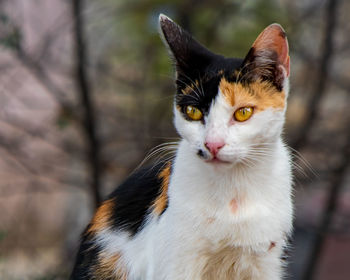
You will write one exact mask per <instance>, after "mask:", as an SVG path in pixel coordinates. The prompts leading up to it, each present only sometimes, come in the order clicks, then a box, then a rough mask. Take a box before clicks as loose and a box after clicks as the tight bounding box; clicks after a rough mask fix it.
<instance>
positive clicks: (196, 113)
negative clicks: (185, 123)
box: [185, 105, 203, 121]
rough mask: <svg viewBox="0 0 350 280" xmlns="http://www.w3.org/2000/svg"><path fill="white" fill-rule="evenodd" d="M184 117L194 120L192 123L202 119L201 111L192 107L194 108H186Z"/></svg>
mask: <svg viewBox="0 0 350 280" xmlns="http://www.w3.org/2000/svg"><path fill="white" fill-rule="evenodd" d="M185 112H186V115H187V116H188V117H189V118H190V119H192V120H194V121H199V120H201V119H202V118H203V113H202V112H201V110H199V109H198V108H196V107H194V106H191V105H189V106H186V110H185Z"/></svg>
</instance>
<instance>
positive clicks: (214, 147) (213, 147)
mask: <svg viewBox="0 0 350 280" xmlns="http://www.w3.org/2000/svg"><path fill="white" fill-rule="evenodd" d="M204 146H205V147H206V148H207V149H208V150H209V151H210V152H211V154H212V155H213V156H214V157H215V156H216V154H217V153H218V152H219V150H220V149H221V148H222V147H223V146H225V142H224V141H217V142H205V143H204Z"/></svg>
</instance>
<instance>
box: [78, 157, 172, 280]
mask: <svg viewBox="0 0 350 280" xmlns="http://www.w3.org/2000/svg"><path fill="white" fill-rule="evenodd" d="M170 172H171V162H160V163H158V164H156V165H154V166H150V167H146V168H142V169H139V170H137V171H136V172H134V173H132V174H131V175H130V176H129V177H128V178H127V179H126V180H125V181H124V182H123V183H122V184H121V185H119V186H118V187H117V188H116V189H115V191H114V192H112V193H111V194H110V195H109V196H108V198H107V199H106V200H105V201H104V202H103V203H102V204H101V205H100V206H99V208H98V209H97V211H96V213H95V215H94V217H93V218H92V220H91V222H90V223H89V225H88V226H87V228H86V230H85V231H84V233H83V234H82V241H81V245H80V248H79V252H78V255H77V260H76V263H75V266H74V269H73V273H72V275H71V279H125V277H126V271H124V269H123V267H124V265H120V266H119V270H120V271H116V267H117V268H118V265H116V264H117V263H118V261H119V259H120V257H121V256H120V254H116V253H115V252H117V251H118V249H117V248H115V246H118V243H119V242H116V240H117V239H118V237H119V236H120V240H124V241H125V242H127V241H128V240H129V239H132V238H133V237H134V236H135V235H136V234H137V233H138V232H140V231H142V229H143V226H144V224H145V222H146V221H147V217H148V216H149V215H152V214H153V213H154V214H156V215H161V214H162V213H163V212H164V211H165V210H166V208H167V204H168V201H167V196H166V195H165V194H166V191H167V187H168V186H167V185H168V183H169V177H170ZM109 238H110V240H108V239H109ZM126 239H128V240H126ZM121 243H123V242H122V241H121ZM112 247H114V248H112ZM117 270H118V269H117ZM116 274H119V275H120V278H115V277H116V276H115V275H116ZM123 277H124V278H123Z"/></svg>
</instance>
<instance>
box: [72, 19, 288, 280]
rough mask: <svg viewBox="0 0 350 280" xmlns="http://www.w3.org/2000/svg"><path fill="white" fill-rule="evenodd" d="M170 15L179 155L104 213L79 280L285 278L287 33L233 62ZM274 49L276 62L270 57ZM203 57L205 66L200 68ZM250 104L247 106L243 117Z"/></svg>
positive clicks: (91, 234) (92, 231) (126, 187)
mask: <svg viewBox="0 0 350 280" xmlns="http://www.w3.org/2000/svg"><path fill="white" fill-rule="evenodd" d="M160 20H161V27H162V31H163V34H164V37H165V40H166V42H167V43H168V44H169V48H170V50H171V51H172V53H173V55H174V57H175V59H176V63H177V85H178V93H177V96H176V103H175V107H174V113H175V126H176V128H177V130H178V131H179V133H180V135H181V136H182V137H183V140H182V141H181V142H180V143H179V146H178V149H177V152H176V157H175V159H174V161H173V162H163V163H160V164H158V165H157V166H154V167H153V168H150V169H143V170H139V171H138V172H136V173H135V174H133V175H132V176H131V177H130V178H129V179H127V181H126V182H125V183H124V184H123V185H121V186H120V187H118V188H117V190H116V191H115V192H114V193H113V194H112V195H111V196H110V198H109V199H108V200H106V201H105V202H104V203H103V205H102V206H101V207H100V208H99V209H98V211H97V213H96V214H95V217H94V218H93V220H92V222H91V223H90V225H89V226H88V228H87V230H86V231H85V233H84V235H83V241H82V245H81V249H80V252H79V255H78V259H77V263H76V266H75V269H74V271H73V274H72V279H128V280H143V279H145V280H152V279H154V280H158V279H159V280H163V279H164V280H165V279H169V280H174V279H188V280H197V279H198V280H199V279H223V280H225V279H235V280H248V279H259V280H265V279H266V280H267V279H268V280H278V279H281V278H282V274H283V273H282V261H281V259H280V258H281V254H282V251H283V248H284V246H285V243H286V238H287V237H288V235H289V234H290V232H291V228H292V202H291V191H292V190H291V181H292V179H291V166H290V158H289V153H288V150H287V148H286V147H285V145H284V144H283V142H282V140H281V137H280V135H281V131H282V127H283V123H284V113H285V108H286V106H285V103H286V97H287V94H288V89H287V83H288V81H287V77H288V75H289V57H287V56H288V45H286V44H287V43H286V39H285V36H284V33H283V34H282V33H281V32H282V29H280V27H279V26H277V25H272V26H270V27H269V28H270V30H268V29H266V30H268V32H266V30H265V31H264V33H265V35H264V34H263V36H262V35H260V36H259V38H260V37H262V39H261V38H260V40H259V38H258V39H257V41H256V42H255V43H254V45H253V48H252V49H253V57H252V56H251V55H252V54H248V56H247V57H246V59H245V60H238V59H224V58H223V57H221V56H216V55H213V54H212V53H206V50H205V49H201V48H202V47H201V46H200V45H199V44H198V43H197V42H196V41H191V40H193V39H192V38H191V37H189V35H188V34H187V33H185V32H184V31H182V30H181V29H180V28H179V27H178V26H177V25H175V24H174V23H173V22H172V21H170V20H169V19H168V18H166V17H164V16H161V18H160ZM269 32H270V33H269ZM276 32H277V33H276ZM266 33H268V34H266ZM264 36H265V37H266V36H267V39H268V43H267V44H264V41H267V39H266V38H265V37H264ZM276 36H277V37H276ZM278 36H280V37H283V38H282V39H281V38H280V37H278ZM181 37H182V38H183V37H184V38H185V39H184V40H183V39H182V38H181ZM281 40H283V41H281ZM276 41H277V43H276ZM271 42H272V44H271ZM181 44H185V49H181V48H183V45H182V46H181ZM197 44H198V45H197ZM262 45H263V46H262ZM269 46H270V47H269ZM275 46H278V50H274V51H275V53H272V56H271V57H272V58H274V61H272V58H271V57H269V59H270V58H271V59H270V60H268V59H267V57H265V58H266V59H264V57H262V56H263V55H265V54H269V55H271V48H272V47H275ZM286 48H287V49H286ZM194 49H195V50H199V51H198V52H197V51H194ZM266 50H267V51H266ZM254 51H255V53H254ZM258 51H261V53H259V52H258ZM193 52H194V53H193ZM251 52H252V51H251ZM251 52H250V53H251ZM257 54H259V55H257ZM260 54H261V55H260ZM188 55H189V56H188ZM186 56H188V57H186ZM196 56H197V57H196ZM259 59H260V60H259ZM199 61H200V63H199ZM214 61H215V63H214ZM271 61H272V62H271ZM185 62H186V63H185ZM193 63H194V64H196V65H197V66H198V65H199V64H202V65H199V66H198V68H196V69H195V71H191V70H193ZM254 63H255V65H254V68H251V67H252V66H251V65H253V64H254ZM259 63H261V64H259ZM273 63H274V64H273ZM271 65H272V66H274V67H275V68H274V69H272V68H271V67H272V66H271ZM203 67H204V68H205V69H203ZM263 67H265V68H266V69H264V68H263ZM208 69H210V71H209V70H208ZM247 69H248V70H247ZM271 69H272V70H273V74H269V73H270V72H268V71H270V70H271ZM202 70H203V71H202ZM271 75H273V76H271ZM189 107H190V108H189ZM193 108H194V109H193ZM240 108H248V109H247V111H245V113H244V114H243V121H242V115H236V112H237V111H238V110H239V109H240ZM249 108H253V109H251V111H254V112H253V114H252V116H250V115H249V116H248V118H246V117H247V115H245V114H247V112H249V111H250V109H249ZM196 110H200V114H199V113H198V111H196ZM194 112H195V114H194ZM233 115H234V116H235V117H234V119H233ZM199 117H200V118H199Z"/></svg>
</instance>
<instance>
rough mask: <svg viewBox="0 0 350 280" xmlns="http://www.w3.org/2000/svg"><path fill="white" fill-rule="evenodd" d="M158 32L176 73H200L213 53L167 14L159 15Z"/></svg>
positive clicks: (190, 74) (188, 74)
mask: <svg viewBox="0 0 350 280" xmlns="http://www.w3.org/2000/svg"><path fill="white" fill-rule="evenodd" d="M159 27H160V34H161V37H162V38H163V41H164V43H165V44H166V46H167V47H168V49H169V51H170V53H171V56H172V57H173V58H174V62H175V66H176V71H177V74H178V75H179V74H180V75H181V74H185V75H187V76H192V77H193V75H198V74H199V75H200V74H201V73H203V72H204V71H205V68H206V67H207V66H208V65H209V63H210V62H211V60H212V58H213V57H214V54H213V53H212V52H210V51H209V50H208V49H207V48H205V47H204V46H202V45H201V44H200V43H199V42H198V41H196V40H195V39H194V38H193V37H192V36H191V35H190V34H189V33H188V32H187V31H186V30H184V29H182V28H181V27H180V26H179V25H177V24H176V23H175V22H173V21H172V20H171V19H170V18H168V17H167V16H165V15H163V14H160V15H159Z"/></svg>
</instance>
